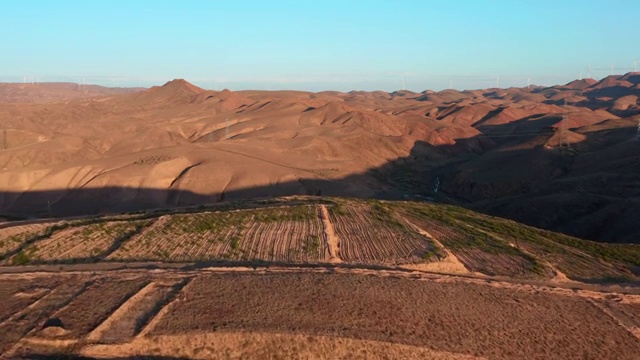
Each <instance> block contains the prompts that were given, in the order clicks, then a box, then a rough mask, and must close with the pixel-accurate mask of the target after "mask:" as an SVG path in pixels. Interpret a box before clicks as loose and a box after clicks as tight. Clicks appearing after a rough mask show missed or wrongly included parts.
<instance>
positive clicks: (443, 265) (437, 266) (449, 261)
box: [402, 217, 471, 274]
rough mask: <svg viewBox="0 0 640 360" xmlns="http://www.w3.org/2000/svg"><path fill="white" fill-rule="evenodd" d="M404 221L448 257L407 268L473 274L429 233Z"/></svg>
mask: <svg viewBox="0 0 640 360" xmlns="http://www.w3.org/2000/svg"><path fill="white" fill-rule="evenodd" d="M402 220H404V221H405V222H406V223H407V224H408V225H409V226H411V227H412V228H413V229H414V230H415V231H416V232H418V234H420V235H422V236H425V237H427V238H428V239H430V240H431V241H433V242H434V243H435V244H436V245H437V246H438V247H439V248H440V249H441V250H442V251H443V252H444V253H445V254H446V257H445V258H444V259H443V260H440V261H432V262H430V263H426V264H414V265H405V267H407V268H411V269H416V270H423V271H433V272H442V273H449V274H471V271H469V270H468V269H467V268H466V267H465V266H464V264H463V263H462V262H461V261H460V260H459V259H458V258H457V257H456V256H455V255H454V254H453V253H452V252H451V251H449V249H447V248H446V247H445V246H444V245H442V243H441V242H440V241H438V239H436V238H435V237H434V236H433V235H431V234H430V233H429V232H428V231H426V230H424V229H421V228H420V227H419V226H417V225H415V224H414V223H412V222H410V221H409V220H407V219H406V218H404V217H403V218H402Z"/></svg>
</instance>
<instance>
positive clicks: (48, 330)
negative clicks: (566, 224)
mask: <svg viewBox="0 0 640 360" xmlns="http://www.w3.org/2000/svg"><path fill="white" fill-rule="evenodd" d="M334 266H335V264H332V265H326V267H317V268H315V269H314V268H308V267H307V268H277V267H272V268H262V269H259V270H255V271H254V270H252V269H250V268H236V269H233V268H205V269H201V270H195V271H184V270H156V271H151V272H150V271H147V270H119V271H97V272H91V273H83V272H73V273H71V272H69V273H66V272H59V273H57V274H53V273H52V274H46V273H33V274H28V273H25V274H5V275H0V288H4V289H7V290H5V291H4V292H0V294H1V295H2V296H3V297H2V298H1V299H0V301H2V303H8V302H10V301H11V299H15V298H20V297H21V296H23V295H24V293H25V290H27V289H45V290H46V291H45V293H44V295H43V296H41V297H40V298H39V299H38V300H36V301H35V302H33V303H31V304H26V303H25V308H23V309H21V310H18V311H17V312H16V314H15V315H13V316H10V317H9V318H7V319H6V320H5V321H4V322H2V323H0V331H2V333H3V334H6V335H5V336H4V337H2V338H0V344H1V345H2V351H3V356H5V357H9V358H24V359H33V358H42V359H54V358H58V357H59V356H61V354H65V356H70V355H84V356H90V357H97V358H104V357H108V358H113V357H118V358H130V357H144V356H156V357H174V358H175V357H181V358H200V359H201V358H213V359H222V358H258V359H261V358H264V359H269V358H294V359H295V358H299V359H303V358H309V357H311V358H317V357H324V358H341V359H383V358H389V356H392V357H394V358H434V359H476V358H484V359H487V358H489V359H520V358H527V359H584V358H591V359H636V358H637V357H636V354H638V353H640V338H639V337H638V336H637V321H638V318H637V316H636V315H635V314H636V313H637V306H638V304H640V295H638V293H640V291H637V289H636V290H635V292H632V293H627V294H624V293H621V292H613V291H610V292H600V291H595V290H582V289H580V288H575V289H571V288H555V287H551V286H547V285H543V284H540V285H534V284H520V283H516V282H500V281H495V280H489V279H482V278H471V277H455V276H447V275H437V274H424V273H419V272H407V271H391V270H366V269H355V268H335V267H334ZM16 280H20V281H21V283H22V284H20V285H18V284H16V283H15V281H16ZM5 284H6V286H3V285H5ZM26 285H28V286H27V287H25V286H26ZM576 286H577V285H576ZM627 290H628V291H631V290H633V289H632V288H627ZM47 291H48V292H47Z"/></svg>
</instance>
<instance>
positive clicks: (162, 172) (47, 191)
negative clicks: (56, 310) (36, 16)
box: [0, 73, 640, 242]
mask: <svg viewBox="0 0 640 360" xmlns="http://www.w3.org/2000/svg"><path fill="white" fill-rule="evenodd" d="M638 78H639V77H638V74H637V73H630V74H626V75H623V76H614V77H608V78H605V79H603V80H602V81H599V82H594V81H593V80H591V79H588V80H582V81H578V82H577V83H576V82H572V83H569V84H567V85H564V86H555V87H531V88H510V89H487V90H478V91H475V90H474V91H456V90H444V91H441V92H432V91H424V92H422V93H413V92H409V91H397V92H393V93H385V92H379V91H378V92H371V93H369V92H360V91H354V92H350V93H341V92H321V93H309V92H301V91H275V92H268V91H237V92H235V91H230V90H224V91H209V90H204V89H201V88H198V87H197V86H194V85H192V84H190V83H188V82H187V81H184V80H174V81H171V82H168V83H167V84H165V85H163V86H157V87H153V88H151V89H147V90H144V91H136V92H135V93H131V94H122V93H121V91H120V90H119V89H117V90H114V91H112V92H111V93H108V91H107V90H105V91H106V92H107V93H99V92H98V91H97V90H96V92H98V93H95V94H91V96H90V97H87V96H85V95H88V94H77V95H80V96H75V97H74V98H70V97H71V95H72V91H71V90H69V89H67V88H65V90H56V89H57V88H52V89H50V90H48V92H47V93H48V95H47V99H58V100H62V101H50V102H46V103H27V102H29V96H30V95H29V94H28V93H25V94H24V95H20V96H22V99H23V100H21V101H20V103H18V102H9V101H7V100H6V99H9V97H6V96H5V97H4V99H5V101H4V102H3V103H1V104H0V131H2V132H3V133H2V134H1V135H3V137H2V138H0V141H2V144H0V145H2V148H3V149H4V150H2V151H1V152H0V175H1V176H0V189H2V192H0V213H5V214H8V215H14V216H15V215H18V216H27V217H29V216H45V217H47V216H66V215H77V214H95V213H108V212H119V211H131V210H138V209H144V208H160V207H170V206H184V205H193V204H203V203H214V202H220V201H231V200H239V199H247V198H254V197H270V196H282V195H293V194H307V195H336V196H352V197H377V198H395V199H405V198H432V199H433V200H436V201H443V202H450V203H454V204H458V205H463V206H467V207H471V208H474V209H477V210H480V211H484V212H487V213H490V214H497V215H500V216H503V217H507V218H513V219H516V220H518V221H521V222H524V223H527V224H530V225H534V226H537V227H542V228H547V229H552V230H558V231H562V232H565V233H567V234H571V235H575V236H579V237H583V238H588V239H595V240H601V241H607V242H637V239H638V235H640V223H637V222H636V221H634V220H633V219H632V218H628V217H625V216H621V215H622V214H628V213H634V211H636V210H640V197H639V196H640V188H638V186H637V184H639V183H640V182H638V180H640V179H638V177H639V176H640V168H638V165H637V164H639V163H640V162H638V160H639V159H638V157H639V156H640V142H638V141H635V134H636V126H637V123H638V118H639V116H638V114H640V105H639V104H638V97H639V96H640V90H639V89H638V86H637V85H638ZM3 86H5V88H15V89H21V88H22V87H23V86H24V85H23V84H6V85H3ZM39 86H43V87H44V86H46V84H40V85H39ZM15 89H14V90H11V91H9V90H5V93H6V92H7V91H9V92H10V93H19V91H17V90H15ZM20 91H22V90H20ZM101 91H102V90H101ZM109 91H110V90H109ZM131 91H134V90H131ZM55 94H59V95H55ZM32 96H33V99H35V100H33V101H36V100H37V101H39V100H38V99H41V98H43V96H44V95H32ZM14 98H15V97H14ZM11 99H13V98H11ZM11 101H14V100H11ZM5 134H6V135H5Z"/></svg>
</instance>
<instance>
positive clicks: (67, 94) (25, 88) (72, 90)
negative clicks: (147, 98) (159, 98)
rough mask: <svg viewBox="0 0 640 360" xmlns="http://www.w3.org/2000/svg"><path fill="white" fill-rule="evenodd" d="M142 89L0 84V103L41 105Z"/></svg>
mask: <svg viewBox="0 0 640 360" xmlns="http://www.w3.org/2000/svg"><path fill="white" fill-rule="evenodd" d="M142 90H144V88H127V87H125V88H113V87H104V86H98V85H84V84H82V85H81V84H75V83H65V82H59V83H55V82H45V83H37V84H31V83H28V84H27V83H25V84H15V83H0V103H7V102H9V103H43V102H52V101H62V100H70V99H77V98H89V97H94V96H105V95H117V94H132V93H136V92H139V91H142Z"/></svg>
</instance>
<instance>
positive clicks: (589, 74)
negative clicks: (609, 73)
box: [587, 64, 591, 79]
mask: <svg viewBox="0 0 640 360" xmlns="http://www.w3.org/2000/svg"><path fill="white" fill-rule="evenodd" d="M588 69H589V72H587V79H591V64H589V66H588Z"/></svg>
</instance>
